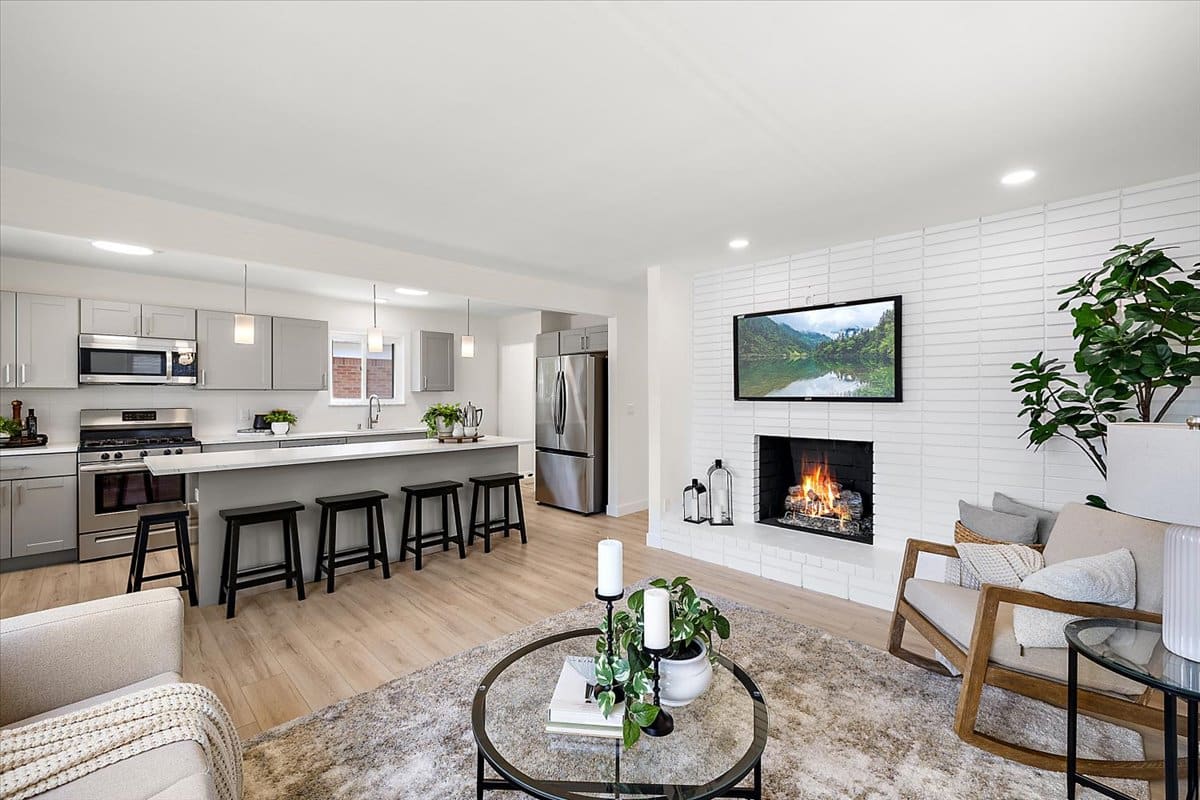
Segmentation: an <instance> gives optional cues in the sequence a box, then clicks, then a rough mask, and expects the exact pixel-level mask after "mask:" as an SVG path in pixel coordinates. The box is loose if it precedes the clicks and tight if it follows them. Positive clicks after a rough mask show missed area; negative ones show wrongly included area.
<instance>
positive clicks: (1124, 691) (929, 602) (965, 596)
mask: <svg viewBox="0 0 1200 800" xmlns="http://www.w3.org/2000/svg"><path fill="white" fill-rule="evenodd" d="M979 597H980V593H979V592H978V591H976V590H974V589H966V588H964V587H962V586H955V585H953V584H949V583H941V582H939V581H930V580H924V579H921V578H909V580H908V581H907V582H906V583H905V584H904V599H905V600H907V601H908V602H909V604H910V605H912V607H913V608H915V609H916V610H917V611H919V612H921V615H922V616H924V617H925V618H926V619H927V620H929V621H930V622H931V623H932V624H933V626H934V627H935V628H937V629H938V630H939V631H941V632H942V633H943V634H945V635H946V636H947V637H948V638H950V639H951V640H952V641H953V642H954V643H955V644H957V645H959V647H961V648H962V649H963V650H964V651H966V650H968V649H969V648H970V644H971V633H972V631H973V630H974V629H975V612H976V607H977V606H978V605H979ZM1012 620H1013V607H1012V606H1011V605H1009V604H1007V603H1001V604H1000V608H999V610H998V612H997V614H996V629H995V634H994V637H993V640H992V654H991V661H992V663H994V664H997V665H999V666H1002V667H1007V668H1008V669H1012V670H1015V671H1017V672H1025V673H1028V674H1030V675H1038V676H1041V677H1044V678H1050V679H1052V680H1056V681H1060V682H1062V683H1066V682H1067V650H1066V648H1059V647H1026V648H1025V651H1024V653H1023V654H1022V652H1021V647H1020V645H1018V644H1017V639H1016V636H1015V634H1014V633H1013V621H1012ZM1079 685H1080V686H1082V687H1084V688H1087V689H1094V690H1096V691H1100V692H1109V693H1112V694H1120V695H1129V696H1136V695H1140V694H1141V693H1142V692H1143V690H1144V689H1145V687H1143V686H1141V685H1140V684H1138V683H1136V682H1134V681H1131V680H1128V679H1126V678H1122V677H1121V676H1120V675H1117V674H1116V673H1113V672H1109V671H1108V670H1106V669H1104V668H1102V667H1100V666H1098V665H1096V664H1093V663H1092V662H1091V661H1088V660H1087V659H1085V658H1081V659H1079Z"/></svg>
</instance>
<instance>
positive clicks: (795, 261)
mask: <svg viewBox="0 0 1200 800" xmlns="http://www.w3.org/2000/svg"><path fill="white" fill-rule="evenodd" d="M1150 237H1154V238H1155V240H1156V241H1155V243H1156V245H1158V246H1174V247H1175V248H1176V249H1174V250H1170V251H1168V252H1169V253H1170V255H1171V257H1172V258H1174V259H1175V260H1176V261H1177V262H1178V263H1179V264H1180V265H1182V266H1184V267H1185V268H1190V267H1191V265H1192V264H1194V263H1196V261H1197V258H1198V256H1200V176H1197V175H1190V176H1186V177H1182V178H1178V179H1173V180H1167V181H1162V182H1158V183H1154V184H1150V185H1146V186H1138V187H1134V188H1130V189H1125V190H1120V191H1111V192H1106V193H1103V194H1098V195H1093V196H1089V197H1082V198H1075V199H1072V200H1066V201H1062V202H1055V203H1049V204H1046V205H1039V206H1035V207H1031V208H1026V209H1022V210H1019V211H1013V212H1011V213H1007V214H999V215H996V216H991V217H984V218H975V219H969V220H966V221H963V222H959V223H954V224H950V225H938V226H935V227H929V228H925V229H923V230H918V231H912V232H910V233H904V234H897V235H890V236H884V237H880V238H877V239H872V240H868V241H863V242H856V243H853V244H847V245H840V246H837V247H832V248H826V249H822V250H817V251H812V252H808V253H801V254H797V255H793V256H784V257H780V258H772V259H766V260H763V261H760V262H756V263H753V264H747V265H745V266H742V267H738V268H735V269H728V270H719V271H714V272H709V273H704V274H699V275H696V276H694V279H693V280H692V289H691V293H692V313H691V321H690V325H689V326H688V327H690V336H689V337H688V338H689V341H688V342H687V343H685V344H684V345H683V346H682V347H676V348H671V347H670V345H669V342H667V340H665V339H660V338H659V337H661V336H665V335H667V334H668V333H669V331H670V329H671V328H672V326H673V325H676V324H680V322H679V321H678V320H673V319H672V315H673V314H676V313H677V311H678V310H677V309H676V308H673V307H672V306H671V305H670V303H669V302H668V301H669V298H670V296H671V293H672V290H671V289H670V288H666V289H664V288H662V287H663V286H666V285H667V283H668V281H667V279H666V278H665V277H664V276H658V277H657V278H656V279H655V280H657V281H659V286H658V288H657V289H656V286H655V283H654V281H652V283H651V294H650V303H651V305H650V308H651V322H650V330H651V337H652V345H651V346H652V348H655V349H652V354H655V355H654V361H653V362H652V363H651V365H650V368H651V370H652V371H656V372H659V373H660V374H661V370H662V369H663V367H664V365H665V364H668V363H678V362H680V361H681V360H687V359H688V358H689V356H690V361H691V373H692V375H693V376H694V380H692V381H690V382H689V381H686V380H684V379H683V376H679V375H677V376H675V379H673V380H662V381H660V382H659V386H658V388H657V391H656V392H655V397H654V400H653V402H654V404H655V407H656V408H661V409H662V411H661V412H660V415H659V419H658V421H657V423H655V425H656V427H657V430H658V433H657V439H658V441H657V443H656V446H655V448H654V462H655V463H654V464H653V465H652V467H651V470H652V473H651V474H652V475H657V476H658V480H657V481H656V487H655V488H656V489H657V490H658V491H661V492H663V494H664V501H665V500H668V499H669V495H670V494H671V493H674V494H675V495H678V494H679V493H680V491H679V490H681V489H682V486H683V484H682V483H679V482H678V474H679V473H678V470H679V467H680V463H681V461H682V459H684V458H687V459H690V464H689V465H688V466H689V467H690V470H689V471H690V474H691V475H697V476H700V475H702V474H703V472H704V470H705V469H706V468H707V467H708V465H709V464H710V463H711V462H712V460H713V459H714V458H717V457H720V458H723V459H724V460H725V462H726V463H727V464H728V465H729V467H730V468H731V470H732V471H733V474H734V476H735V511H736V517H737V521H738V522H740V523H750V522H751V521H752V520H753V515H754V512H755V501H754V496H753V494H754V490H755V451H754V442H755V439H754V437H755V435H760V434H773V435H791V436H810V437H830V438H846V439H855V440H868V441H873V442H874V443H875V491H876V495H875V506H876V513H877V516H876V521H875V533H876V537H875V542H876V547H875V551H876V554H875V555H873V556H872V558H873V559H874V562H873V563H876V564H878V563H879V561H878V552H879V551H881V550H882V551H885V552H890V553H891V554H892V556H893V559H894V560H898V558H899V552H900V548H902V547H903V544H904V541H905V540H906V539H907V538H909V537H911V536H917V535H919V536H923V537H928V538H934V539H942V540H946V541H948V540H950V539H951V537H952V532H953V523H954V520H955V519H956V518H957V516H958V511H957V501H958V500H959V499H960V498H961V499H965V500H968V501H971V502H978V503H982V504H985V505H986V504H989V503H990V501H991V497H992V493H993V492H994V491H1002V492H1005V493H1008V494H1011V495H1012V496H1014V497H1016V498H1018V499H1020V500H1024V501H1027V502H1030V503H1033V504H1036V505H1042V506H1046V507H1049V508H1057V507H1060V506H1061V505H1063V504H1064V503H1067V502H1072V501H1082V499H1083V498H1084V496H1085V495H1086V494H1088V493H1093V492H1095V493H1100V494H1102V493H1103V489H1104V482H1103V480H1102V479H1101V477H1100V475H1099V473H1097V472H1096V471H1095V469H1094V468H1093V467H1092V466H1091V464H1090V463H1089V462H1087V461H1086V460H1085V459H1084V458H1083V456H1082V455H1080V454H1078V453H1077V452H1076V451H1075V449H1074V448H1073V447H1072V446H1071V445H1070V444H1068V443H1065V442H1054V443H1052V444H1051V445H1050V446H1048V447H1046V448H1044V449H1043V450H1041V451H1037V452H1035V451H1032V450H1028V449H1026V448H1025V442H1024V441H1023V440H1020V439H1018V434H1019V433H1020V432H1021V430H1022V429H1023V427H1024V426H1023V424H1022V421H1021V420H1019V419H1018V418H1017V416H1016V415H1017V411H1018V410H1019V408H1020V406H1019V397H1018V396H1017V395H1015V394H1013V393H1012V392H1011V386H1010V380H1011V378H1012V375H1013V372H1012V370H1011V369H1010V365H1011V364H1012V363H1013V362H1014V361H1018V360H1022V361H1024V360H1027V359H1028V358H1029V357H1030V356H1032V355H1034V354H1035V353H1037V352H1038V351H1039V350H1045V351H1046V352H1047V354H1048V355H1050V356H1057V357H1059V358H1064V359H1066V360H1067V361H1068V362H1069V360H1070V356H1071V354H1072V353H1073V350H1074V346H1073V339H1072V337H1071V329H1072V320H1071V318H1070V316H1069V314H1068V313H1067V312H1060V311H1058V310H1057V308H1058V304H1059V302H1060V298H1059V297H1058V296H1057V295H1056V292H1057V290H1058V289H1059V288H1060V287H1062V286H1065V285H1067V284H1069V283H1072V282H1074V281H1075V280H1076V279H1077V278H1078V277H1079V276H1080V275H1082V274H1084V273H1085V272H1087V271H1092V270H1095V269H1096V268H1098V267H1099V265H1100V264H1101V262H1103V261H1104V259H1105V258H1107V257H1108V255H1109V249H1110V248H1111V247H1112V246H1113V245H1114V244H1116V243H1118V242H1137V241H1141V240H1143V239H1147V238H1150ZM677 290H678V289H676V291H677ZM889 294H900V295H903V340H902V351H903V371H904V372H903V381H904V402H903V403H899V404H884V403H881V404H859V403H853V404H851V403H845V404H838V403H812V402H809V403H804V402H797V403H753V402H735V401H734V400H733V393H732V382H733V342H732V326H731V319H732V317H733V316H734V315H736V314H741V313H746V312H752V311H768V310H773V309H781V308H788V307H791V306H800V305H808V304H814V303H824V302H833V301H839V300H845V301H849V300H857V299H862V298H868V297H872V296H882V295H889ZM664 350H665V352H664ZM653 380H654V379H653V378H652V386H653V385H654V384H653ZM689 398H690V402H691V409H692V418H691V427H690V434H689V435H685V436H684V438H683V442H682V444H683V445H684V446H683V447H680V444H681V442H680V440H679V439H677V438H676V437H677V436H678V435H679V434H678V429H677V428H674V429H671V428H669V427H666V426H665V424H664V423H665V421H666V417H667V412H668V409H671V408H675V407H677V406H682V405H686V404H687V402H688V400H689ZM1196 413H1200V387H1197V386H1193V387H1192V389H1191V390H1190V391H1189V392H1188V393H1187V394H1185V395H1184V396H1183V398H1182V399H1181V400H1180V401H1179V402H1177V403H1176V404H1175V406H1173V407H1172V411H1171V413H1170V415H1169V417H1168V419H1169V420H1173V421H1179V420H1182V419H1183V418H1184V417H1186V416H1187V415H1189V414H1196ZM672 430H674V431H675V432H672ZM683 453H687V455H686V456H684V455H682V454H683ZM668 475H671V477H667V476H668ZM689 477H690V476H689ZM675 484H678V486H675ZM652 523H654V524H658V525H660V526H661V528H660V529H652V531H651V536H650V541H651V542H654V541H655V539H656V536H657V535H659V534H661V535H662V537H663V542H664V546H666V547H668V548H671V549H676V550H682V551H685V552H691V553H693V554H696V555H698V556H699V555H701V548H700V545H699V544H697V545H696V546H695V547H693V546H692V542H700V541H701V539H704V541H705V547H706V548H708V549H706V550H704V553H705V555H703V557H708V558H713V559H716V560H724V561H725V562H726V563H730V564H731V565H734V564H735V563H736V566H737V567H738V568H739V569H745V570H747V571H751V572H760V574H765V573H766V571H767V567H766V564H767V561H768V559H769V558H774V556H773V555H771V554H767V555H763V554H761V553H759V552H758V551H756V550H753V549H751V550H746V549H744V544H745V543H744V542H743V543H742V546H743V549H741V550H740V551H738V552H737V553H736V554H733V553H730V552H726V553H724V555H722V550H721V547H722V545H720V544H718V545H716V549H715V551H714V550H713V549H712V548H711V547H710V545H711V544H712V542H710V541H708V538H707V537H708V530H709V529H697V528H694V527H693V526H686V525H684V524H682V523H681V522H680V521H679V513H678V505H677V504H676V505H675V506H674V508H673V509H672V511H671V512H670V513H667V514H664V515H663V516H662V518H661V520H660V519H658V518H657V517H656V516H655V517H652ZM751 527H752V528H754V529H756V530H758V529H762V528H763V527H764V526H753V525H752V526H751ZM711 530H717V529H711ZM790 535H792V534H790V533H789V536H790ZM794 536H798V537H807V538H812V537H813V535H811V534H804V533H796V534H794ZM817 538H820V537H817ZM824 541H826V542H828V541H830V540H828V539H826V540H824ZM724 546H725V547H726V548H727V549H728V548H731V547H734V546H735V545H734V544H726V545H724ZM855 547H863V546H855ZM848 563H849V562H848ZM772 569H773V570H774V567H772ZM850 571H851V573H853V572H854V566H853V565H851V567H850ZM876 572H877V573H878V575H879V582H880V583H881V584H882V585H881V586H880V587H876V588H877V590H878V591H877V592H876V594H875V597H874V600H877V601H878V603H877V604H885V603H886V598H885V597H883V596H882V593H883V592H885V591H890V589H889V588H888V587H887V585H886V581H887V577H888V570H887V569H885V568H880V569H877V570H876ZM799 574H800V572H799V567H798V566H797V572H796V575H797V576H799ZM772 576H773V577H775V576H776V574H775V573H774V572H773V573H772ZM825 578H828V576H823V578H822V582H821V583H818V584H817V586H816V588H821V590H823V591H832V592H834V593H840V594H842V596H846V591H847V589H846V577H845V576H842V577H841V579H840V582H834V581H827V582H826V581H825V580H824V579H825ZM799 580H800V578H799V577H797V581H799ZM852 581H853V578H851V582H852ZM805 585H807V583H806V584H805Z"/></svg>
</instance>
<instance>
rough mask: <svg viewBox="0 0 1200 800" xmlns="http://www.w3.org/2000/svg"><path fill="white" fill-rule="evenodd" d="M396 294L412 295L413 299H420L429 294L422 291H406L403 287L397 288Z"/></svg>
mask: <svg viewBox="0 0 1200 800" xmlns="http://www.w3.org/2000/svg"><path fill="white" fill-rule="evenodd" d="M396 294H408V295H412V296H413V297H422V296H424V295H427V294H429V292H427V291H425V290H424V289H406V288H404V287H403V286H397V287H396Z"/></svg>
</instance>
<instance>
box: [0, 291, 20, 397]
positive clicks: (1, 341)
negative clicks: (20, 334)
mask: <svg viewBox="0 0 1200 800" xmlns="http://www.w3.org/2000/svg"><path fill="white" fill-rule="evenodd" d="M16 319H17V296H16V294H14V293H13V292H0V386H16V385H17V325H16Z"/></svg>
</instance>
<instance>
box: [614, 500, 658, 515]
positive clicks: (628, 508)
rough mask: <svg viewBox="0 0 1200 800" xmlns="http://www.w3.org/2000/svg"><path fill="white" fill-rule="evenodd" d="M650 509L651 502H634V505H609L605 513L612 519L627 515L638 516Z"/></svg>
mask: <svg viewBox="0 0 1200 800" xmlns="http://www.w3.org/2000/svg"><path fill="white" fill-rule="evenodd" d="M648 508H650V500H649V499H645V500H634V501H633V502H632V503H620V504H617V505H614V504H612V503H609V504H608V507H607V508H605V510H604V511H605V513H606V514H608V515H609V516H610V517H623V516H625V515H626V514H636V513H637V512H639V511H645V510H646V509H648Z"/></svg>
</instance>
